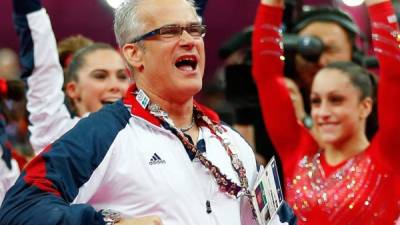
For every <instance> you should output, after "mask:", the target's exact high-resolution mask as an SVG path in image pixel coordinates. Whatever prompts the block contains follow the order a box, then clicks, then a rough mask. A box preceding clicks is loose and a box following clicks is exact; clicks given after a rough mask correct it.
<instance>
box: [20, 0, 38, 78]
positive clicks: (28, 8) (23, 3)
mask: <svg viewBox="0 0 400 225" xmlns="http://www.w3.org/2000/svg"><path fill="white" fill-rule="evenodd" d="M41 8H42V5H41V2H40V0H13V21H14V27H15V30H16V31H17V34H18V38H19V42H20V43H19V46H20V53H19V56H20V63H21V70H22V74H21V78H22V79H24V78H27V77H28V76H29V75H30V74H31V73H32V70H33V66H34V63H33V41H32V36H31V31H30V29H29V26H28V20H27V18H26V16H27V14H29V13H32V12H35V11H38V10H40V9H41Z"/></svg>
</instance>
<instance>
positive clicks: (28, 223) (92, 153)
mask: <svg viewBox="0 0 400 225" xmlns="http://www.w3.org/2000/svg"><path fill="white" fill-rule="evenodd" d="M129 118H130V113H129V111H128V110H127V109H126V108H125V106H124V105H123V104H122V102H120V101H119V102H117V103H115V104H113V105H109V106H106V107H104V108H103V109H102V110H100V111H99V112H97V113H93V114H91V115H90V116H89V117H88V118H85V119H82V120H81V121H80V122H79V123H78V124H77V125H76V126H75V127H74V128H73V129H71V130H70V131H69V132H67V133H66V134H65V135H64V136H62V137H61V138H60V139H59V140H57V141H56V142H54V143H53V144H52V145H50V146H49V147H48V148H46V149H45V150H44V151H43V152H42V153H41V154H40V155H38V156H37V157H35V158H34V159H33V160H32V161H31V162H30V163H29V164H28V166H27V168H26V169H25V170H24V171H23V172H22V174H21V176H20V177H19V178H18V180H17V182H16V184H15V185H14V186H13V187H12V188H11V189H10V190H9V191H8V192H7V194H6V196H5V199H4V201H3V204H2V206H1V209H0V224H1V225H39V224H40V225H56V224H57V225H70V224H74V225H87V224H91V225H104V224H105V223H104V221H103V217H102V215H101V213H100V212H98V211H96V210H95V209H94V208H93V207H92V206H90V205H88V204H71V202H72V201H73V200H74V199H75V198H76V196H77V195H78V192H79V188H80V187H81V186H82V185H83V184H85V183H86V182H87V181H88V180H89V179H90V177H91V176H92V173H93V171H94V170H95V169H96V168H97V167H98V166H99V165H100V164H101V162H102V160H103V158H104V157H105V155H106V154H107V152H108V150H109V147H110V146H111V144H112V143H113V141H114V139H115V137H116V136H117V134H118V133H119V131H120V130H122V129H123V128H124V127H125V126H126V124H127V123H128V121H129Z"/></svg>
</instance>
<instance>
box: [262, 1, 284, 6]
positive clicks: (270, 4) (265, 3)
mask: <svg viewBox="0 0 400 225" xmlns="http://www.w3.org/2000/svg"><path fill="white" fill-rule="evenodd" d="M261 4H263V5H269V6H280V7H283V5H284V0H261Z"/></svg>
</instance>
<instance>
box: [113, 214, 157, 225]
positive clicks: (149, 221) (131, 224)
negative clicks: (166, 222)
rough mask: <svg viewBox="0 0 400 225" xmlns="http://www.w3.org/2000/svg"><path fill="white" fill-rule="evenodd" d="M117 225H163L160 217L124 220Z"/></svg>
mask: <svg viewBox="0 0 400 225" xmlns="http://www.w3.org/2000/svg"><path fill="white" fill-rule="evenodd" d="M116 225H162V222H161V219H160V217H158V216H146V217H141V218H135V219H122V220H121V221H119V222H118V223H116Z"/></svg>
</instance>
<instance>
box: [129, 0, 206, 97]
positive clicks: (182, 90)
mask: <svg viewBox="0 0 400 225" xmlns="http://www.w3.org/2000/svg"><path fill="white" fill-rule="evenodd" d="M142 12H145V13H143V15H144V19H145V20H146V21H147V23H146V28H145V32H149V31H152V30H154V29H157V28H160V27H162V26H165V25H172V24H174V25H182V26H185V25H189V24H199V19H198V17H197V14H196V12H195V11H194V9H193V8H192V7H191V6H190V5H189V4H188V3H187V2H186V1H185V0H158V1H155V0H149V2H147V3H144V4H143V5H142ZM139 51H142V61H141V62H142V63H141V65H142V66H141V67H142V68H139V70H140V74H138V76H137V79H136V83H137V86H138V87H139V88H142V89H144V90H145V91H147V92H152V93H153V94H155V95H157V96H160V97H161V98H163V99H164V100H167V101H172V102H184V101H187V100H188V99H191V98H192V97H193V95H195V94H196V93H197V92H199V91H200V89H201V86H202V78H203V73H204V64H205V53H204V42H203V38H202V37H194V36H191V35H190V34H189V33H187V32H186V31H183V33H182V35H180V36H179V35H177V36H175V37H171V38H164V37H161V36H154V37H151V38H149V39H146V40H144V41H143V47H142V48H139Z"/></svg>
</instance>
